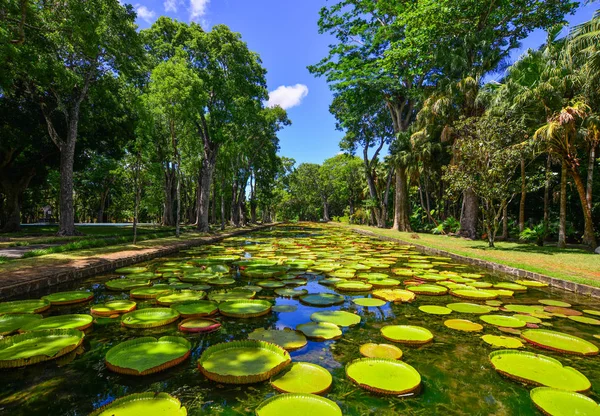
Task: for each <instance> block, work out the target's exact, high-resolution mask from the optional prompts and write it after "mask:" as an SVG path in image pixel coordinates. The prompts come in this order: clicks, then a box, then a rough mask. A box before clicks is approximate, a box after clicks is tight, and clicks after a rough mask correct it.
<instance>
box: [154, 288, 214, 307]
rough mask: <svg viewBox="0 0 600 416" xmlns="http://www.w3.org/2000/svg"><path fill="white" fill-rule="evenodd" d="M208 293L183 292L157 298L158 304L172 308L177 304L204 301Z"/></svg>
mask: <svg viewBox="0 0 600 416" xmlns="http://www.w3.org/2000/svg"><path fill="white" fill-rule="evenodd" d="M205 296H206V292H203V291H196V290H182V291H181V292H176V293H171V294H169V295H163V296H159V297H157V298H156V303H158V304H159V305H163V306H170V305H173V304H175V303H181V302H191V301H198V300H202V299H204V297H205Z"/></svg>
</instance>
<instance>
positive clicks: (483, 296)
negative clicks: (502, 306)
mask: <svg viewBox="0 0 600 416" xmlns="http://www.w3.org/2000/svg"><path fill="white" fill-rule="evenodd" d="M450 294H451V295H452V296H456V297H458V298H463V299H471V300H489V299H496V298H497V297H498V293H495V292H492V291H488V290H479V289H454V290H451V291H450Z"/></svg>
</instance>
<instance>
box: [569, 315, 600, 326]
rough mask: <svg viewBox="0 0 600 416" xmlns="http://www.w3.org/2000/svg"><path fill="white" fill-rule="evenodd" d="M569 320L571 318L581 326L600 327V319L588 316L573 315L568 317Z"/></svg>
mask: <svg viewBox="0 0 600 416" xmlns="http://www.w3.org/2000/svg"><path fill="white" fill-rule="evenodd" d="M567 318H569V319H570V320H572V321H575V322H579V323H581V324H588V325H600V320H599V319H594V318H590V317H588V316H572V315H570V316H567Z"/></svg>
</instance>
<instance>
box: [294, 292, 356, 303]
mask: <svg viewBox="0 0 600 416" xmlns="http://www.w3.org/2000/svg"><path fill="white" fill-rule="evenodd" d="M299 299H300V302H302V303H305V304H307V305H311V306H333V305H340V304H342V303H344V301H345V298H344V297H343V296H342V295H338V294H335V293H309V294H308V295H304V296H300V298H299Z"/></svg>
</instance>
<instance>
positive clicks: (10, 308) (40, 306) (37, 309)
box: [0, 299, 50, 315]
mask: <svg viewBox="0 0 600 416" xmlns="http://www.w3.org/2000/svg"><path fill="white" fill-rule="evenodd" d="M48 309H50V302H49V301H47V300H45V299H26V300H13V301H9V302H0V315H3V314H5V313H42V312H45V311H47V310H48Z"/></svg>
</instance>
